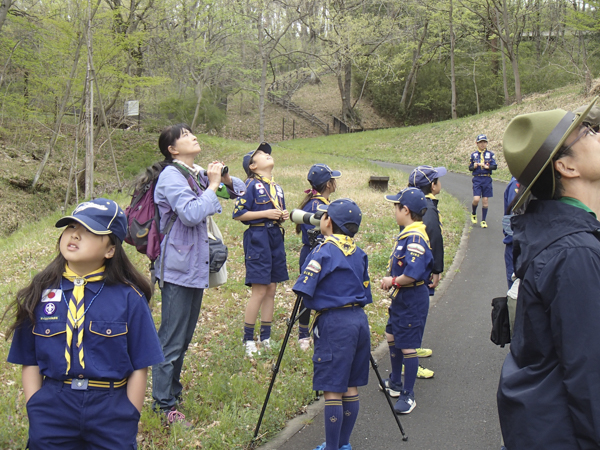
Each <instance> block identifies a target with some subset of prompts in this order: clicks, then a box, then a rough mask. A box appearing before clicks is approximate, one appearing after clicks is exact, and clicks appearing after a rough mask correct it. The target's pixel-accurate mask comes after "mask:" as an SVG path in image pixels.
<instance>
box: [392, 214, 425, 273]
mask: <svg viewBox="0 0 600 450" xmlns="http://www.w3.org/2000/svg"><path fill="white" fill-rule="evenodd" d="M415 235H416V236H419V237H420V238H421V239H423V240H424V241H425V242H426V243H427V247H429V248H431V245H429V236H427V232H426V231H425V224H424V223H423V222H413V223H411V224H410V225H408V226H406V227H404V229H403V230H402V231H401V232H400V234H399V235H398V237H397V238H396V243H397V242H398V241H399V240H401V239H405V238H407V237H409V236H415ZM396 243H394V248H393V249H392V253H391V254H390V258H389V259H388V265H387V276H391V275H392V260H393V259H394V252H395V251H396Z"/></svg>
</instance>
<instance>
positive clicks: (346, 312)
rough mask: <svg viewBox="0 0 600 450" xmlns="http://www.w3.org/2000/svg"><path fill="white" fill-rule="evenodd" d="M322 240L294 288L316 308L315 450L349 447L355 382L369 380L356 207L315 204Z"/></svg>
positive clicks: (366, 296) (345, 202)
mask: <svg viewBox="0 0 600 450" xmlns="http://www.w3.org/2000/svg"><path fill="white" fill-rule="evenodd" d="M319 211H325V214H323V216H322V217H321V224H320V227H321V233H322V234H323V236H325V242H323V243H322V244H320V245H318V246H317V247H315V248H314V249H313V251H312V252H311V253H310V254H309V255H308V257H307V258H306V263H305V264H304V267H303V268H302V274H301V275H300V277H299V278H298V280H297V281H296V284H295V285H294V288H293V289H294V291H295V292H296V293H297V294H298V295H301V296H302V299H303V301H304V304H305V305H306V306H307V307H308V308H311V309H314V310H315V311H316V315H315V319H314V331H313V336H314V341H315V352H314V356H313V366H314V375H313V389H314V390H315V391H317V390H319V391H324V392H323V395H324V397H325V411H324V413H325V438H326V441H325V442H324V443H323V444H321V445H319V446H318V447H316V448H315V450H323V449H325V448H327V449H336V450H337V449H340V450H351V448H352V447H351V446H350V434H351V433H352V429H353V428H354V424H355V423H356V418H357V416H358V410H359V401H358V389H357V386H365V385H366V384H367V383H368V381H369V358H370V354H371V338H370V331H369V322H368V320H367V315H366V314H365V312H364V311H363V308H364V306H365V305H368V304H369V303H372V302H373V300H372V298H371V287H370V281H369V261H368V258H367V255H366V254H365V252H363V251H362V250H361V249H360V248H358V247H357V246H356V244H355V243H354V240H353V239H352V238H353V236H354V235H355V234H356V233H357V232H358V228H359V226H360V222H361V216H362V215H361V212H360V209H359V207H358V206H357V205H356V203H354V202H353V201H352V200H350V199H348V198H343V199H339V200H335V201H333V202H331V204H329V205H320V206H319Z"/></svg>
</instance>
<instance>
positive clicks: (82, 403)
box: [7, 198, 163, 450]
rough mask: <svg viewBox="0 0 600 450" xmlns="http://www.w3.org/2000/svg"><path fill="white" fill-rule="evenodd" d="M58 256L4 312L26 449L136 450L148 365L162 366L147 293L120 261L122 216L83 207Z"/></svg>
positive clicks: (103, 203)
mask: <svg viewBox="0 0 600 450" xmlns="http://www.w3.org/2000/svg"><path fill="white" fill-rule="evenodd" d="M65 226H66V228H65V230H64V231H63V233H62V235H61V236H60V239H59V242H58V248H59V251H60V253H59V254H58V256H57V257H56V258H55V259H54V260H53V261H52V262H51V263H50V264H49V265H48V267H46V268H45V269H44V270H43V271H42V272H40V273H38V274H37V275H36V276H35V277H34V278H33V280H32V282H31V284H30V285H29V286H27V287H26V288H23V289H21V290H20V291H19V292H18V293H17V298H16V300H15V302H13V304H12V305H11V306H12V307H15V309H16V314H15V316H16V318H15V322H14V323H13V325H12V326H11V327H10V328H9V330H8V333H7V337H9V336H10V335H11V334H13V333H14V335H13V341H12V345H11V348H10V352H9V354H8V362H10V363H13V364H21V365H22V366H23V370H22V380H23V391H24V394H25V400H26V402H27V405H26V407H27V416H28V417H29V448H30V449H31V450H36V449H43V450H53V449H56V450H68V449H73V450H74V449H81V448H110V449H132V448H136V434H137V430H138V421H139V419H140V411H141V409H142V405H143V403H144V395H145V393H146V378H147V371H148V369H147V368H148V366H151V365H152V364H156V363H159V362H161V361H162V360H163V355H162V350H161V347H160V342H159V340H158V336H157V333H156V328H155V326H154V321H153V320H152V315H151V314H150V308H149V307H148V299H149V298H150V296H151V292H152V291H151V286H150V283H149V282H148V280H147V279H146V278H144V277H143V276H142V275H141V274H140V273H139V272H138V271H137V270H136V269H135V268H134V267H133V265H132V264H131V262H130V261H129V260H128V259H127V255H126V254H125V252H124V250H123V247H122V246H121V243H122V241H123V239H124V238H125V234H126V230H127V221H126V219H125V214H124V213H123V211H122V210H121V208H119V206H118V205H117V204H116V203H115V202H114V201H112V200H107V199H104V198H99V199H96V200H93V201H89V202H85V203H81V204H80V205H79V206H77V208H76V209H75V211H73V214H72V215H71V216H67V217H63V218H62V219H60V220H59V221H58V222H56V227H65Z"/></svg>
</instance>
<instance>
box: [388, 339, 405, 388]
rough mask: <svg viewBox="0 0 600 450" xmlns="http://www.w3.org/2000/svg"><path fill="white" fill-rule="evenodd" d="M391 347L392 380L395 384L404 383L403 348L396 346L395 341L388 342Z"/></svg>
mask: <svg viewBox="0 0 600 450" xmlns="http://www.w3.org/2000/svg"><path fill="white" fill-rule="evenodd" d="M388 346H389V347H390V361H391V363H392V373H391V374H390V380H392V383H395V384H402V362H403V360H404V356H403V355H402V350H400V349H399V348H396V344H395V343H394V341H392V342H388Z"/></svg>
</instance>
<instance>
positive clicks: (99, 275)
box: [63, 264, 104, 374]
mask: <svg viewBox="0 0 600 450" xmlns="http://www.w3.org/2000/svg"><path fill="white" fill-rule="evenodd" d="M63 277H65V278H66V279H67V280H69V281H72V282H73V292H71V298H70V299H69V304H68V308H69V312H68V314H67V344H66V346H65V359H66V360H67V371H66V372H65V374H68V373H69V370H70V369H71V345H72V344H73V334H74V333H77V343H76V345H77V348H78V349H79V352H78V354H79V364H80V365H81V368H83V369H85V363H84V362H83V328H84V327H83V323H84V321H85V313H86V312H87V309H84V308H85V304H84V301H83V297H84V295H85V285H86V284H87V283H88V281H102V280H103V279H104V266H102V267H100V268H99V269H97V270H95V271H93V272H92V273H88V274H87V275H84V276H83V277H80V276H79V275H77V274H76V273H75V272H73V271H72V270H71V269H69V266H68V265H66V264H65V271H64V272H63ZM102 287H104V285H102ZM101 291H102V288H100V291H98V293H97V294H96V296H95V297H94V298H92V301H91V302H90V303H89V304H88V309H89V307H90V306H91V305H92V303H93V301H94V300H95V299H96V297H97V296H98V294H100V292H101ZM63 296H64V291H63ZM65 301H66V299H65Z"/></svg>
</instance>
